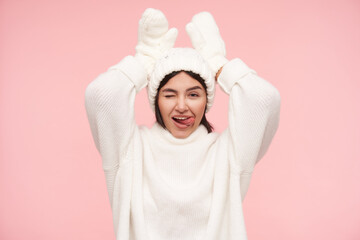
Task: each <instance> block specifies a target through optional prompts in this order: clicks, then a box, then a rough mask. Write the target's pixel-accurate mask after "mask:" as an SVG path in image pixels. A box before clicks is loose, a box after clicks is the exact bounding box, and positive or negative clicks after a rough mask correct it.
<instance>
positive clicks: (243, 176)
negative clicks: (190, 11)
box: [86, 9, 280, 240]
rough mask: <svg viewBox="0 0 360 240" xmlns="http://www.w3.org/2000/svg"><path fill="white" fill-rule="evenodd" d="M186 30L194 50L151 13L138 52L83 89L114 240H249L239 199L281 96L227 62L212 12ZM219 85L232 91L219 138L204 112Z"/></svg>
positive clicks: (238, 64) (236, 63) (274, 120)
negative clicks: (141, 106)
mask: <svg viewBox="0 0 360 240" xmlns="http://www.w3.org/2000/svg"><path fill="white" fill-rule="evenodd" d="M186 30H187V32H188V34H189V36H190V38H191V41H192V44H193V47H194V49H193V48H173V46H174V42H175V39H176V36H177V30H176V29H170V30H169V29H168V22H167V20H166V18H165V16H164V15H163V14H162V12H160V11H159V10H155V9H147V10H146V11H145V12H144V14H143V16H142V18H141V19H140V22H139V31H138V35H139V41H138V44H137V46H136V54H135V56H134V57H133V56H127V57H125V58H124V59H123V60H122V61H121V62H120V63H118V64H116V65H115V66H113V67H110V68H109V70H108V71H107V72H105V73H103V74H101V75H100V76H99V77H98V78H97V79H95V80H94V81H93V82H92V83H90V84H89V86H88V87H87V90H86V110H87V114H88V119H89V122H90V127H91V130H92V134H93V137H94V141H95V144H96V147H97V149H98V151H99V152H100V154H101V157H102V160H103V169H104V171H105V176H106V183H107V188H108V193H109V200H110V203H111V207H112V211H113V220H114V229H115V232H116V237H117V239H153V240H159V239H166V240H169V239H174V240H175V239H176V240H178V239H179V240H180V239H181V240H186V239H214V240H215V239H222V240H223V239H246V231H245V224H244V219H243V212H242V200H243V199H244V197H245V194H246V192H247V189H248V186H249V183H250V179H251V175H252V172H253V169H254V166H255V164H256V163H257V162H258V161H259V160H260V159H261V158H262V157H263V155H264V154H265V152H266V150H267V149H268V147H269V145H270V142H271V140H272V138H273V136H274V134H275V132H276V130H277V127H278V121H279V110H280V95H279V92H278V91H277V90H276V88H275V87H273V86H272V85H271V84H270V83H268V82H267V81H265V80H263V79H262V78H260V77H259V76H257V74H256V73H255V71H253V70H252V69H250V68H249V67H248V66H247V65H245V63H243V62H242V61H241V60H240V59H238V58H236V59H233V60H231V61H228V60H227V59H226V58H225V46H224V42H223V40H222V39H221V36H220V34H219V30H218V28H217V26H216V23H215V21H214V19H213V18H212V16H211V15H210V14H209V13H206V12H203V13H199V14H197V15H195V16H194V17H193V19H192V21H191V22H190V23H189V24H188V25H187V27H186ZM216 81H217V83H218V84H219V85H220V87H221V88H222V89H223V90H224V91H225V92H226V93H227V94H229V96H230V97H229V126H228V128H227V129H226V130H225V131H224V132H223V133H221V134H218V133H214V132H213V131H212V130H213V129H212V127H211V125H210V123H209V122H208V121H207V119H206V117H205V113H206V112H207V111H209V109H210V108H211V105H212V103H213V100H214V91H215V83H216ZM145 86H147V88H148V96H149V102H150V106H151V107H152V109H153V110H154V112H155V115H156V120H157V122H156V123H155V124H154V125H153V127H152V128H151V129H148V128H146V127H139V126H137V125H136V123H135V120H134V100H135V96H136V93H137V92H139V91H140V90H141V89H142V88H143V87H145Z"/></svg>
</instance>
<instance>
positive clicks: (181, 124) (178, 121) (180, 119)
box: [172, 116, 195, 128]
mask: <svg viewBox="0 0 360 240" xmlns="http://www.w3.org/2000/svg"><path fill="white" fill-rule="evenodd" d="M172 120H173V122H174V123H175V125H176V126H177V127H178V128H187V127H189V126H191V125H192V124H193V123H194V122H195V118H194V117H192V116H173V117H172Z"/></svg>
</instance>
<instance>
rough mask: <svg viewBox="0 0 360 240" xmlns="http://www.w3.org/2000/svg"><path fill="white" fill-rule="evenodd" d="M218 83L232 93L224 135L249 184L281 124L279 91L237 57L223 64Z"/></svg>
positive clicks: (234, 164)
mask: <svg viewBox="0 0 360 240" xmlns="http://www.w3.org/2000/svg"><path fill="white" fill-rule="evenodd" d="M218 83H219V85H220V87H221V88H222V89H223V90H224V91H225V92H226V93H227V94H229V95H230V97H229V126H228V131H225V132H224V134H227V136H224V137H227V138H229V141H230V142H231V144H230V145H231V146H232V148H233V149H232V152H234V159H233V162H232V164H231V165H232V166H233V167H235V168H237V170H238V171H240V173H241V175H243V176H245V178H244V180H245V179H246V181H247V183H245V185H248V181H249V178H250V177H247V176H251V173H252V171H253V168H254V166H255V164H256V163H257V162H258V161H259V160H260V159H261V158H262V157H263V156H264V154H265V153H266V151H267V149H268V147H269V145H270V143H271V141H272V138H273V137H274V135H275V132H276V130H277V128H278V124H279V113H280V94H279V92H278V90H277V89H276V88H275V87H274V86H272V85H271V84H270V83H269V82H267V81H265V80H264V79H262V78H261V77H259V76H258V75H257V74H256V72H255V71H254V70H252V69H250V68H249V67H248V66H247V65H246V64H245V63H244V62H243V61H241V60H240V59H238V58H236V59H234V60H232V61H230V62H228V63H227V64H226V65H225V66H224V67H223V70H222V72H221V74H220V76H219V78H218ZM245 191H246V189H245Z"/></svg>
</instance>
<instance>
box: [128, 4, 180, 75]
mask: <svg viewBox="0 0 360 240" xmlns="http://www.w3.org/2000/svg"><path fill="white" fill-rule="evenodd" d="M177 34H178V31H177V29H176V28H172V29H170V30H169V24H168V21H167V19H166V17H165V15H164V14H163V13H162V12H161V11H160V10H157V9H153V8H148V9H146V10H145V12H144V13H143V15H142V17H141V19H140V21H139V29H138V43H137V45H136V48H135V50H136V54H135V58H136V59H137V60H138V61H140V62H141V63H142V64H143V65H144V67H145V69H146V72H147V74H148V76H149V75H150V74H151V73H152V71H153V69H154V65H155V62H156V60H157V59H158V58H159V57H161V56H162V54H163V53H164V52H166V51H167V50H169V49H170V48H172V47H173V46H174V44H175V40H176V37H177Z"/></svg>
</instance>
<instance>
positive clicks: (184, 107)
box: [175, 97, 188, 113]
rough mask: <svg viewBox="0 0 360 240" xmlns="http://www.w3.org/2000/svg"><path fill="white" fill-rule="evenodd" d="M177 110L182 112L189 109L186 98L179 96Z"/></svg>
mask: <svg viewBox="0 0 360 240" xmlns="http://www.w3.org/2000/svg"><path fill="white" fill-rule="evenodd" d="M175 110H177V111H178V112H181V113H183V112H185V111H187V110H188V106H187V104H186V99H185V98H183V97H179V98H178V99H177V103H176V107H175Z"/></svg>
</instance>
